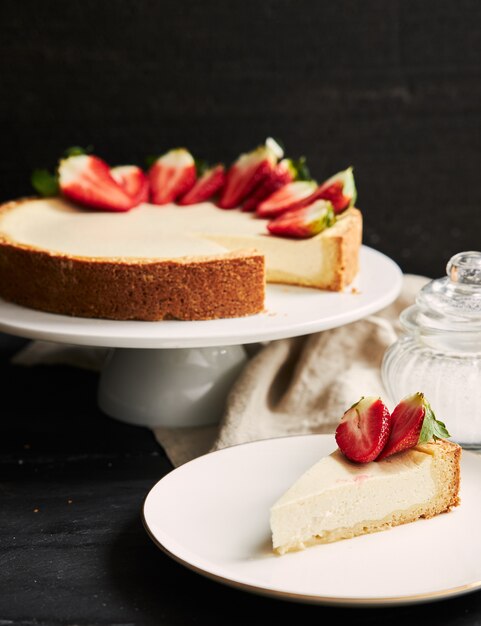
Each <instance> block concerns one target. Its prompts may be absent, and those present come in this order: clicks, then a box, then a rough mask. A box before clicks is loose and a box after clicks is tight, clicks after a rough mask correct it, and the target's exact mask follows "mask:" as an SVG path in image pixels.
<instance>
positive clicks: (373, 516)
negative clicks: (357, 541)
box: [270, 440, 461, 554]
mask: <svg viewBox="0 0 481 626" xmlns="http://www.w3.org/2000/svg"><path fill="white" fill-rule="evenodd" d="M460 455H461V448H460V446H458V445H457V444H455V443H452V442H450V441H447V440H438V441H436V442H432V443H425V444H420V445H417V446H416V447H415V448H411V449H409V450H405V451H403V452H399V453H398V454H394V455H392V456H390V457H387V458H385V459H383V460H381V461H373V462H370V463H354V462H352V461H349V460H348V459H347V458H346V457H345V456H344V455H343V454H342V452H341V451H340V450H339V449H338V450H336V451H335V452H333V453H332V454H331V455H329V456H327V457H325V458H323V459H321V460H320V461H318V462H317V463H316V464H315V465H314V466H312V467H311V468H310V469H309V470H307V472H305V473H304V474H303V475H302V476H301V477H300V478H299V479H298V480H297V481H296V482H295V483H294V484H293V485H292V486H291V487H290V488H289V489H288V490H287V491H286V492H285V493H284V495H283V496H281V498H280V499H279V500H278V501H277V502H276V503H275V504H274V505H273V506H272V508H271V518H270V521H271V530H272V543H273V548H274V550H275V551H276V552H277V553H279V554H284V553H286V552H288V551H291V550H299V549H302V548H305V547H307V546H309V545H311V544H314V543H327V542H332V541H338V540H340V539H347V538H350V537H355V536H357V535H362V534H366V533H372V532H376V531H381V530H386V529H388V528H391V527H392V526H397V525H399V524H405V523H407V522H412V521H415V520H417V519H419V518H420V517H425V518H429V517H433V516H434V515H438V514H439V513H442V512H445V511H449V510H450V509H451V508H452V507H454V506H457V505H458V504H459V496H458V493H459V483H460V469H459V459H460Z"/></svg>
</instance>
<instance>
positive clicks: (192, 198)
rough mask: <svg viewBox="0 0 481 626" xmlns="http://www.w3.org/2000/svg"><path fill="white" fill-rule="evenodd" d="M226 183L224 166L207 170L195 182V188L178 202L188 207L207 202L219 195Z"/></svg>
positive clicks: (220, 165)
mask: <svg viewBox="0 0 481 626" xmlns="http://www.w3.org/2000/svg"><path fill="white" fill-rule="evenodd" d="M224 183H225V167H224V166H223V165H222V164H219V165H216V166H214V167H211V168H209V169H206V170H205V172H204V173H203V174H201V176H200V177H199V178H198V179H197V180H196V181H195V184H194V186H193V187H192V188H191V189H190V190H189V191H188V192H187V193H186V194H184V195H183V196H182V197H181V198H180V200H178V204H181V205H188V204H197V203H198V202H205V201H206V200H209V198H212V196H214V195H215V194H216V193H218V192H219V191H220V190H221V189H222V187H223V186H224Z"/></svg>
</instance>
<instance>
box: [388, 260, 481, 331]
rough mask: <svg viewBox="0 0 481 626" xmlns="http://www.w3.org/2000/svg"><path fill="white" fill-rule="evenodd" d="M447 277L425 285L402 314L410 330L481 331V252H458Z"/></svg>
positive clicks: (449, 263) (403, 320) (451, 262)
mask: <svg viewBox="0 0 481 626" xmlns="http://www.w3.org/2000/svg"><path fill="white" fill-rule="evenodd" d="M446 274H447V275H446V276H445V277H444V278H437V279H435V280H432V281H430V282H429V283H428V284H427V285H425V286H424V287H423V288H422V289H421V290H420V292H419V293H418V295H417V297H416V304H415V305H413V306H411V307H409V308H407V309H406V310H405V311H403V312H402V313H401V318H400V319H401V323H402V324H403V326H404V327H405V328H407V329H408V330H411V331H413V330H419V331H421V332H427V333H463V334H466V333H468V334H471V333H481V252H477V251H469V252H459V253H458V254H456V255H454V256H453V257H451V259H450V260H449V262H448V264H447V266H446Z"/></svg>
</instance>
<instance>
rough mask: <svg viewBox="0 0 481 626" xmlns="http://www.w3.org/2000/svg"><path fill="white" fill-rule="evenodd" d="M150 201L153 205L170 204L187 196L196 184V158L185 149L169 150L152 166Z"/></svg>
mask: <svg viewBox="0 0 481 626" xmlns="http://www.w3.org/2000/svg"><path fill="white" fill-rule="evenodd" d="M148 176H149V182H150V199H151V202H152V203H153V204H168V203H169V202H174V200H177V198H180V197H181V196H183V195H184V194H186V193H187V192H188V191H189V190H190V189H191V188H192V187H193V186H194V184H195V180H196V171H195V161H194V157H193V156H192V155H191V154H190V152H189V151H188V150H186V149H185V148H177V149H175V150H169V152H166V153H165V154H163V155H162V156H161V157H159V158H158V159H157V160H156V161H154V163H153V164H152V165H151V167H150V169H149V172H148Z"/></svg>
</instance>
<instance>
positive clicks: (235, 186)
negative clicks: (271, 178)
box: [217, 139, 282, 209]
mask: <svg viewBox="0 0 481 626" xmlns="http://www.w3.org/2000/svg"><path fill="white" fill-rule="evenodd" d="M279 155H282V148H280V146H279V145H278V144H277V143H276V142H274V140H272V139H268V140H267V141H266V143H265V145H263V146H259V147H258V148H256V149H255V150H252V152H248V153H246V154H241V155H240V157H239V158H238V159H237V161H235V163H234V164H233V165H231V166H230V168H229V170H228V171H227V175H226V180H225V185H224V189H223V190H222V193H221V196H220V198H219V202H218V203H217V204H218V206H219V207H221V208H222V209H233V208H235V207H238V206H240V205H241V204H242V202H243V201H244V200H245V199H246V198H247V196H248V195H249V194H250V193H251V192H252V191H253V190H254V189H255V188H256V187H257V186H258V185H259V184H260V183H261V182H263V181H264V179H265V178H266V176H268V175H269V174H270V173H271V172H272V171H273V170H274V168H275V166H276V164H277V160H278V158H280V156H279Z"/></svg>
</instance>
